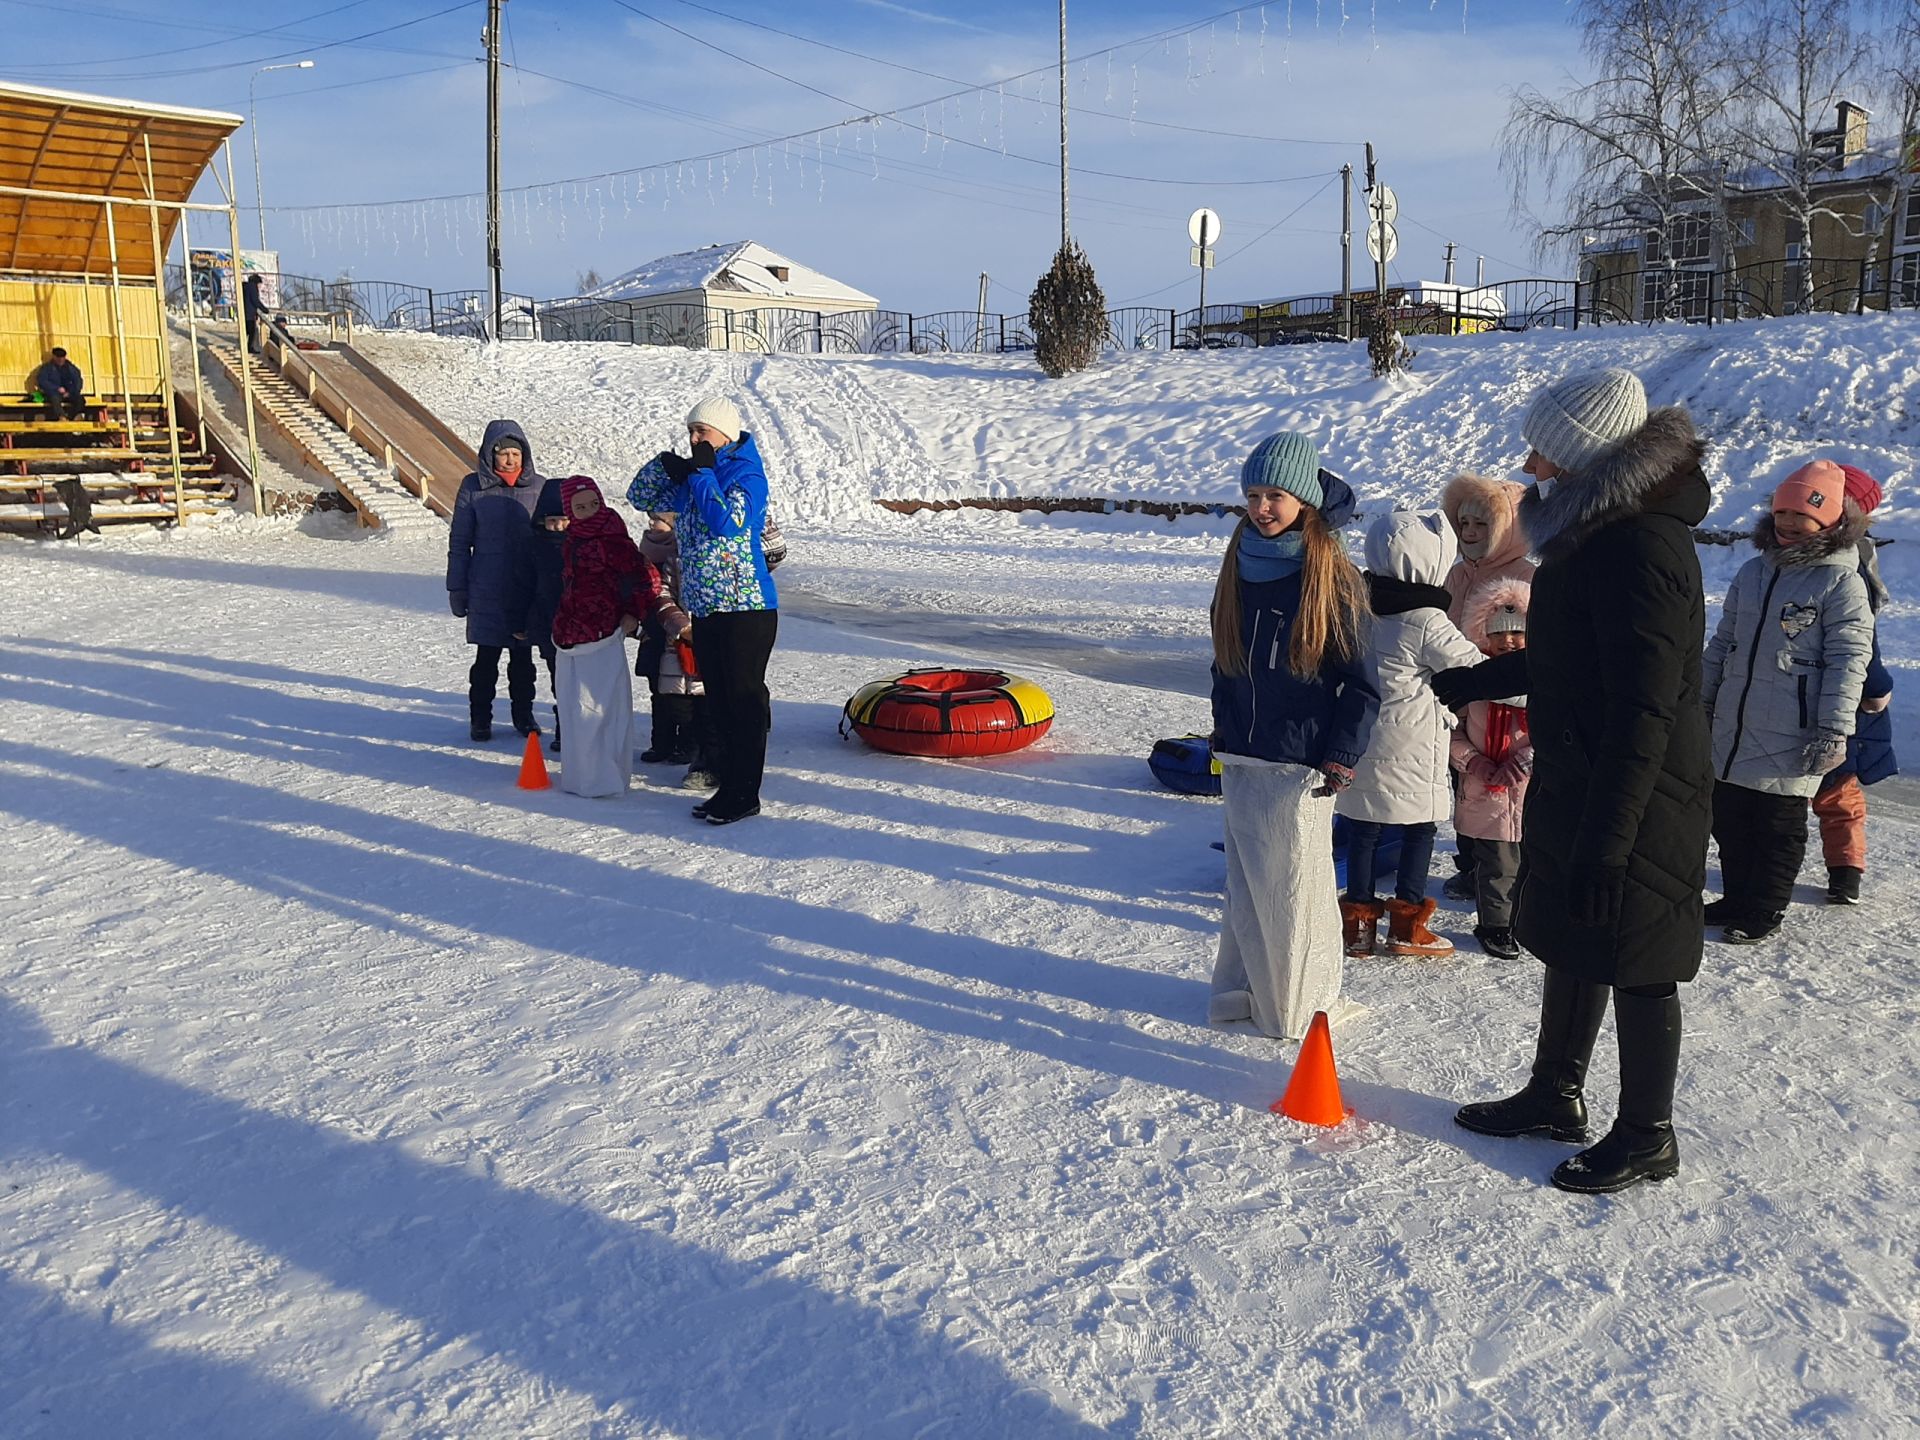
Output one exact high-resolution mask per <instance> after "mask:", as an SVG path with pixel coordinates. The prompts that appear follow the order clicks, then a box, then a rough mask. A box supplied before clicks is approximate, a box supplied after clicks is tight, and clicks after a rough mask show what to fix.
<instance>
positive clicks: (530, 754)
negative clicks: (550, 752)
mask: <svg viewBox="0 0 1920 1440" xmlns="http://www.w3.org/2000/svg"><path fill="white" fill-rule="evenodd" d="M520 788H521V789H522V790H551V789H552V788H553V781H551V780H549V779H548V778H547V757H546V756H545V755H542V754H541V753H540V732H539V731H538V730H535V731H534V732H533V733H532V734H531V735H529V736H527V753H526V754H525V755H524V756H522V757H521V760H520Z"/></svg>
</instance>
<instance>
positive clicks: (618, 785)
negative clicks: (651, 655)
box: [553, 630, 633, 795]
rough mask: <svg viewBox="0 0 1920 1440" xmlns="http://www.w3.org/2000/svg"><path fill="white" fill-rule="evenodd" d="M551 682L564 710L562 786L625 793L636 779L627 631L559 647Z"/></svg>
mask: <svg viewBox="0 0 1920 1440" xmlns="http://www.w3.org/2000/svg"><path fill="white" fill-rule="evenodd" d="M553 685H554V691H555V700H556V701H557V703H558V705H559V710H560V742H561V743H560V788H561V789H562V790H568V791H571V792H572V793H573V794H575V795H624V794H626V793H627V785H628V782H629V781H631V780H632V779H633V680H632V678H631V677H630V676H629V674H628V673H627V645H626V636H625V635H623V634H621V632H620V631H618V630H616V631H614V632H613V633H612V634H611V635H609V636H607V637H606V638H605V639H602V640H593V641H589V642H588V643H587V644H585V645H575V646H574V647H572V648H571V649H563V650H561V651H560V652H559V654H558V656H557V658H556V659H555V662H554V674H553Z"/></svg>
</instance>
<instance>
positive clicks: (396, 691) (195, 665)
mask: <svg viewBox="0 0 1920 1440" xmlns="http://www.w3.org/2000/svg"><path fill="white" fill-rule="evenodd" d="M7 643H8V644H10V645H21V646H25V647H27V648H29V649H33V650H44V651H46V652H47V653H49V654H54V655H58V654H62V653H72V654H77V655H92V656H98V657H99V658H101V659H104V660H126V661H129V662H132V663H134V664H137V665H140V666H142V667H145V668H151V667H152V666H154V665H177V666H180V667H181V668H182V669H187V670H206V671H211V672H212V673H214V674H216V675H230V676H232V677H234V678H235V679H237V680H264V681H266V682H267V683H268V684H270V685H310V686H313V687H315V688H318V689H327V690H347V691H351V692H353V693H355V694H360V695H372V696H376V697H378V698H380V699H383V700H402V701H408V702H414V701H428V702H432V703H436V704H445V705H447V706H448V707H449V711H451V710H452V708H453V705H454V702H456V701H457V700H458V699H459V698H460V696H459V695H458V694H457V693H455V692H452V691H447V690H427V689H423V688H421V687H420V686H417V685H383V684H381V683H379V682H378V681H374V680H368V679H366V678H365V677H363V676H359V675H320V674H316V673H315V672H313V671H311V670H296V669H294V668H292V667H291V666H287V665H262V664H260V663H258V662H257V661H252V660H234V659H231V658H227V657H223V656H218V655H195V654H189V653H187V652H185V651H181V650H148V649H140V650H135V649H131V648H129V647H127V646H124V645H88V644H85V643H83V642H81V641H78V640H46V639H42V638H40V637H38V636H33V635H12V636H9V637H7ZM460 713H461V714H462V715H464V714H465V713H466V712H465V711H464V710H462V711H461V712H460Z"/></svg>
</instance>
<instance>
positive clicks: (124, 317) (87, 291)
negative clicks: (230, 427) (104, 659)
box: [0, 82, 259, 518]
mask: <svg viewBox="0 0 1920 1440" xmlns="http://www.w3.org/2000/svg"><path fill="white" fill-rule="evenodd" d="M242 123H243V122H242V120H241V117H239V116H238V115H229V114H225V113H223V112H221V111H216V110H192V109H187V108H184V107H181V106H177V105H155V104H150V103H148V102H146V101H139V100H120V99H115V98H112V97H110V96H103V95H82V94H77V93H74V92H71V91H64V90H48V89H43V88H41V87H39V86H34V85H18V84H12V83H8V82H0V385H11V384H12V383H13V380H14V372H16V371H19V370H22V369H27V370H28V372H29V373H30V370H31V367H33V366H37V365H38V364H39V361H40V359H41V358H42V356H43V355H44V352H45V350H46V349H47V348H48V347H50V346H52V345H54V344H60V343H63V341H65V340H68V339H71V340H73V341H77V342H78V343H79V344H80V345H81V346H84V347H85V353H86V355H87V356H88V360H89V364H88V366H87V373H88V379H89V382H90V384H89V389H91V390H95V391H98V392H99V393H101V394H102V395H103V397H104V396H114V395H117V397H118V403H119V405H120V406H121V407H122V408H123V409H124V411H125V416H126V429H127V431H128V432H131V431H132V430H133V429H134V423H133V405H134V399H135V397H136V396H156V395H157V397H158V398H159V399H160V401H161V402H162V404H163V406H164V413H165V417H166V425H167V429H168V432H169V436H170V442H171V444H170V448H171V453H172V460H173V478H174V490H175V506H176V510H177V511H178V514H179V516H180V517H181V518H184V516H185V513H186V511H185V505H184V501H182V500H181V498H180V477H181V470H180V445H179V436H178V431H177V422H176V420H175V418H174V404H173V376H172V364H171V359H170V355H169V350H170V347H169V345H168V339H167V334H168V331H167V323H166V299H165V297H166V280H165V271H166V256H167V253H168V251H169V250H170V249H171V248H172V246H173V243H174V241H175V239H176V238H180V237H181V236H182V232H183V231H184V228H185V222H186V217H187V216H188V215H189V214H190V213H192V212H193V211H205V212H211V213H215V214H224V215H225V216H226V217H227V230H228V233H229V236H230V237H231V243H232V246H233V250H234V253H235V254H237V253H238V252H239V248H240V243H239V241H240V235H239V214H238V211H237V209H236V208H235V199H234V188H233V158H232V153H231V151H230V150H226V147H227V143H228V140H229V138H230V137H231V136H232V134H233V132H234V131H235V130H237V129H239V128H240V126H241V124H242ZM223 150H225V151H226V154H225V166H224V168H225V171H226V174H225V176H224V181H223V183H222V186H221V188H222V190H223V191H224V195H223V197H222V200H221V202H220V203H218V204H208V203H204V202H202V203H196V202H195V201H194V200H193V199H192V195H193V191H194V188H195V186H196V185H197V184H198V183H199V181H200V178H201V176H202V175H204V174H205V173H206V171H207V168H208V166H209V165H210V164H212V162H213V161H214V159H215V157H216V156H219V155H221V153H222V152H223ZM214 173H215V180H216V182H222V180H223V177H222V176H221V175H220V173H219V171H218V170H216V171H215V172H214ZM182 258H183V259H184V258H185V257H184V256H183V257H182ZM236 308H237V307H236ZM240 323H241V321H240V317H239V316H238V315H236V316H235V324H236V327H237V326H239V325H240ZM193 324H194V319H193V314H192V307H191V306H189V307H188V325H189V327H190V328H191V327H192V326H193ZM241 338H242V340H243V341H244V339H245V337H244V335H243V336H242V337H241ZM192 349H193V354H194V373H193V388H194V392H195V397H196V400H200V399H201V397H200V390H201V377H200V368H199V348H198V344H197V338H196V341H195V343H194V345H193V347H192ZM241 353H242V357H243V358H242V388H243V390H244V391H246V392H247V393H246V394H245V395H244V397H243V404H244V406H245V410H246V418H247V431H248V434H247V439H248V448H249V452H250V457H249V458H250V461H251V464H252V467H253V470H254V474H255V480H254V499H255V502H256V505H257V504H258V501H259V483H258V478H257V477H258V472H259V459H258V457H259V451H258V447H257V445H256V444H255V437H254V433H253V428H254V427H253V404H252V394H251V386H250V383H249V382H248V380H247V377H246V369H247V367H246V364H245V358H244V357H245V353H246V346H245V344H244V343H243V344H242V346H241ZM198 413H200V414H202V415H204V414H205V413H206V412H205V406H204V403H201V404H200V405H199V406H198Z"/></svg>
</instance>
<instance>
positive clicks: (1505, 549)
mask: <svg viewBox="0 0 1920 1440" xmlns="http://www.w3.org/2000/svg"><path fill="white" fill-rule="evenodd" d="M1526 493H1527V487H1526V486H1524V485H1519V484H1516V483H1514V482H1513V481H1511V480H1495V479H1493V478H1492V477H1491V476H1488V475H1473V474H1466V475H1456V476H1454V477H1453V478H1452V479H1451V480H1449V481H1447V483H1446V487H1445V488H1444V489H1443V490H1441V492H1440V509H1441V512H1442V513H1443V514H1444V515H1445V516H1446V517H1447V524H1449V525H1450V526H1452V527H1453V533H1454V534H1455V536H1458V535H1459V533H1460V511H1461V509H1462V507H1464V506H1471V507H1472V508H1473V509H1474V510H1475V511H1476V512H1478V513H1479V514H1480V515H1482V516H1484V517H1485V518H1486V522H1487V532H1488V533H1487V548H1486V552H1485V553H1484V554H1482V555H1479V556H1471V555H1468V554H1467V553H1466V552H1465V551H1464V550H1463V551H1462V552H1461V558H1462V559H1464V560H1465V561H1466V562H1467V563H1468V565H1470V566H1472V567H1474V568H1479V567H1482V566H1484V567H1487V568H1489V569H1494V568H1498V567H1499V566H1502V565H1505V564H1508V563H1509V562H1511V561H1514V560H1518V559H1520V558H1521V557H1522V556H1524V555H1525V554H1526V553H1527V537H1526V534H1525V533H1524V532H1523V531H1522V530H1521V528H1520V517H1519V510H1520V500H1521V497H1523V496H1524V495H1525V494H1526Z"/></svg>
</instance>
